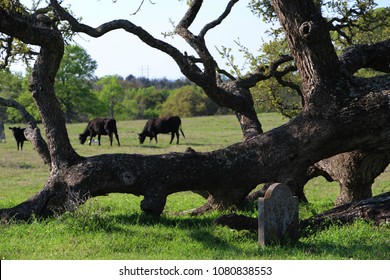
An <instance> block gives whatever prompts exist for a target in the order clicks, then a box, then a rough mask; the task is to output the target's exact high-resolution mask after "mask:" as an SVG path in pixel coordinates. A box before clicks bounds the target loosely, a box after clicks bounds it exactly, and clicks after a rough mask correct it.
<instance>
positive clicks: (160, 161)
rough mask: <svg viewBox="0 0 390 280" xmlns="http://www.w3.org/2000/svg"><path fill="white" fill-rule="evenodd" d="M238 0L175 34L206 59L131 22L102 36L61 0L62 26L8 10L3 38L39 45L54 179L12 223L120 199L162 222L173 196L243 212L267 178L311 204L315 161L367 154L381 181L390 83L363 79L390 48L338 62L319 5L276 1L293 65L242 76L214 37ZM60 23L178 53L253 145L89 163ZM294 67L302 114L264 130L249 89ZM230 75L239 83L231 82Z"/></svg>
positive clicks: (0, 10)
mask: <svg viewBox="0 0 390 280" xmlns="http://www.w3.org/2000/svg"><path fill="white" fill-rule="evenodd" d="M15 2H18V1H15ZM236 2H238V0H231V1H229V2H228V4H227V5H226V9H225V11H224V12H223V13H222V14H221V15H220V16H219V17H218V18H216V19H215V20H214V21H211V22H209V23H207V24H205V26H204V28H203V29H201V31H200V32H199V33H198V34H193V33H192V32H191V31H190V29H189V28H190V26H191V25H192V23H193V21H194V20H195V18H196V16H197V14H198V12H199V11H200V9H201V7H202V3H203V1H201V0H194V1H191V3H190V6H189V8H188V11H187V13H186V14H185V15H184V16H183V18H182V20H181V21H180V22H179V23H178V24H177V26H176V28H175V32H176V33H177V34H178V35H179V36H181V37H183V38H184V39H185V40H186V41H187V43H188V44H189V45H190V46H191V47H192V48H193V49H194V50H195V53H196V54H197V56H189V55H187V53H186V52H181V51H180V50H179V49H177V48H175V47H174V46H172V45H170V44H167V43H166V42H164V41H161V40H159V39H156V38H154V37H153V36H151V35H150V34H149V33H148V32H147V31H146V30H144V29H143V28H142V27H139V26H136V25H134V24H133V23H132V22H130V21H128V20H114V21H110V22H107V23H104V24H102V25H101V26H98V27H96V28H94V27H91V26H88V25H85V24H82V23H80V22H79V21H78V20H77V19H76V18H74V17H73V16H72V15H71V14H69V13H68V12H67V11H66V10H65V9H64V8H63V7H61V5H60V4H59V3H58V1H56V0H51V1H50V3H51V6H50V9H53V10H54V11H55V15H56V16H55V17H51V18H50V17H47V16H46V15H45V11H46V10H45V9H44V10H39V11H38V12H36V13H33V14H31V13H28V12H27V11H26V10H24V9H22V8H21V7H20V6H19V7H18V9H13V7H14V6H13V5H2V6H1V7H0V16H1V17H0V32H2V33H4V34H6V35H7V36H10V37H12V38H18V40H20V41H23V42H25V43H26V44H32V45H37V46H39V47H40V49H39V54H38V57H37V59H36V61H35V65H34V69H33V72H32V75H31V81H30V88H31V94H32V96H33V98H34V101H35V103H36V105H37V107H38V109H39V112H40V115H41V117H42V120H43V122H44V128H45V134H46V140H47V144H48V151H49V154H50V159H51V173H50V176H49V178H48V180H47V182H46V184H45V186H44V187H43V188H42V190H41V191H40V192H39V193H38V194H37V195H35V196H34V197H32V198H30V199H29V200H27V201H25V202H23V203H21V204H20V205H17V206H15V207H13V208H10V209H2V210H1V212H0V213H1V215H2V216H3V218H6V217H15V218H16V219H28V218H29V217H31V215H32V214H33V213H34V214H35V215H37V216H42V217H45V216H50V215H53V214H59V213H63V212H64V211H66V210H67V209H69V207H68V205H74V201H81V202H82V201H85V200H86V199H88V198H89V197H94V196H99V195H104V194H107V193H113V192H120V193H131V194H134V195H142V196H144V199H143V201H142V202H141V209H142V210H143V211H145V212H148V213H152V214H156V215H159V214H160V213H161V212H162V211H163V209H164V206H165V202H166V198H167V196H168V195H170V194H172V193H175V192H179V191H184V190H194V191H199V192H202V193H207V194H209V195H208V202H207V204H206V205H205V206H204V207H203V208H202V209H198V211H199V212H202V211H203V210H205V209H208V208H218V207H228V206H229V205H236V204H238V203H240V202H242V201H243V200H244V198H245V197H246V196H247V195H248V193H249V192H250V191H251V190H253V189H254V187H255V186H257V185H258V184H261V183H267V182H284V183H286V184H288V185H289V186H290V188H291V189H292V190H293V191H294V192H295V193H296V194H297V195H298V196H300V197H301V198H302V199H304V193H303V186H304V185H305V183H306V182H307V180H308V178H310V177H311V176H314V175H316V174H318V172H319V171H318V170H320V171H322V172H324V170H326V168H323V169H321V168H316V167H317V166H316V164H317V163H318V162H320V161H321V160H324V159H327V158H332V157H334V156H338V155H342V154H344V153H349V152H352V151H363V152H364V153H365V154H366V155H368V156H369V157H370V162H371V163H378V165H377V166H375V168H371V166H372V164H370V165H369V168H364V165H362V166H363V169H364V172H366V171H367V169H368V170H369V172H372V173H375V174H377V173H378V172H379V171H380V170H382V169H383V168H377V167H383V166H384V165H385V164H384V163H388V157H387V156H386V155H388V154H389V144H388V143H389V138H390V130H389V129H388V123H389V120H390V110H389V109H390V107H389V105H390V103H389V94H390V79H389V76H388V75H376V76H374V77H370V78H360V77H357V76H355V75H354V73H355V72H356V70H357V69H360V68H367V67H370V68H373V69H376V70H380V71H382V72H386V73H388V72H389V71H390V69H389V61H390V55H389V50H390V47H389V46H390V40H385V41H382V42H377V43H375V44H371V45H363V44H361V45H354V46H353V47H351V48H349V49H348V50H347V51H345V52H344V53H343V54H342V55H340V56H338V55H337V53H336V50H335V47H334V45H333V44H332V40H331V37H330V29H331V28H330V25H329V22H328V21H327V20H325V19H324V17H323V16H322V14H321V11H320V10H319V9H318V6H317V5H315V4H314V3H313V1H310V0H304V1H302V0H300V1H297V0H275V1H273V9H274V10H273V11H274V12H275V13H276V15H277V16H278V18H279V21H280V23H281V26H282V27H283V29H284V32H285V34H286V38H287V41H288V46H289V50H290V57H287V56H282V57H280V58H279V59H278V60H276V61H274V62H273V63H271V64H270V65H267V66H266V67H264V66H259V67H258V69H257V70H255V71H253V72H252V73H250V74H248V75H246V76H242V77H233V76H232V75H231V74H230V73H228V72H227V71H226V70H224V69H222V68H220V67H219V65H218V64H217V63H216V61H215V60H214V59H213V57H212V56H211V54H210V52H209V50H208V49H207V46H206V43H205V35H206V34H207V33H208V32H209V31H210V30H211V29H213V28H217V27H218V25H219V24H222V23H223V20H224V19H225V18H226V17H227V16H228V15H229V13H230V11H231V9H233V8H234V4H235V3H236ZM12 3H14V2H12ZM59 19H61V20H63V21H66V22H67V24H69V26H70V28H71V30H72V32H76V33H80V32H81V33H85V34H88V35H89V36H92V37H100V36H104V35H105V34H106V33H108V32H110V31H112V30H116V29H123V30H125V31H127V32H129V33H131V34H134V35H136V36H138V37H139V38H140V39H141V40H142V41H143V42H144V43H145V44H147V45H149V46H150V47H153V48H156V49H158V50H160V51H163V52H165V53H166V54H168V55H169V56H171V57H172V59H174V60H175V62H176V63H177V65H178V66H179V68H180V70H181V72H182V73H183V74H184V75H185V76H186V77H187V78H188V79H189V80H191V81H192V82H194V83H196V84H197V85H198V86H200V87H201V88H202V89H203V90H204V91H205V93H206V94H207V95H208V96H209V98H210V99H212V100H213V101H214V102H216V103H217V104H219V105H221V106H224V107H227V108H230V109H232V110H234V111H235V113H236V115H237V118H238V120H239V122H240V124H241V128H242V131H243V142H241V143H236V144H234V145H231V146H229V147H226V148H224V149H220V150H216V151H212V152H207V153H199V152H196V151H195V150H194V149H187V150H186V152H184V153H172V154H165V155H155V156H143V155H135V154H116V155H97V156H93V157H87V158H85V157H82V156H80V155H78V154H77V152H76V151H75V150H74V148H73V147H72V146H71V144H70V142H69V138H68V134H67V130H66V127H65V119H64V117H63V114H62V111H61V109H60V104H59V102H58V100H57V98H56V95H55V91H54V80H55V76H56V73H57V71H58V67H59V65H60V63H61V59H62V56H63V52H64V38H63V35H62V34H61V32H60V31H59V30H58V28H56V26H57V25H56V23H57V21H58V20H59ZM291 59H293V60H294V63H295V67H296V68H297V69H298V71H299V74H300V77H301V83H302V86H301V92H302V100H303V107H302V110H301V112H300V113H299V114H298V115H297V116H296V117H295V118H293V119H292V120H291V121H289V122H288V123H287V124H285V125H282V126H280V127H278V128H275V129H273V130H271V131H268V132H265V133H263V131H262V128H261V124H260V122H259V120H258V119H257V115H256V112H255V110H254V106H253V98H252V95H251V93H250V88H251V87H253V86H254V85H256V83H257V82H259V81H260V80H262V79H267V78H269V76H270V75H280V73H281V72H280V71H279V70H278V67H279V66H280V65H281V64H282V63H284V62H285V61H286V60H289V61H290V60H291ZM220 75H225V76H226V77H228V78H229V79H228V80H227V79H221V78H220ZM373 155H375V156H374V158H371V157H372V156H373ZM377 155H383V157H378V156H377ZM338 162H339V161H338ZM355 169H359V166H356V168H355ZM331 170H333V171H334V170H335V169H334V168H331ZM378 170H379V171H378ZM226 174H229V176H226ZM328 174H329V173H328ZM387 201H388V200H387ZM387 203H388V202H387ZM374 214H375V213H374Z"/></svg>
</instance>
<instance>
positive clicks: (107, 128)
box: [79, 118, 121, 146]
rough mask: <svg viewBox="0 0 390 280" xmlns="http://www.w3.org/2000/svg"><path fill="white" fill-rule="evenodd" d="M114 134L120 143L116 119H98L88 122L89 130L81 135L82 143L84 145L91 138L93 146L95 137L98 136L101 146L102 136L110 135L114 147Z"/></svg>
mask: <svg viewBox="0 0 390 280" xmlns="http://www.w3.org/2000/svg"><path fill="white" fill-rule="evenodd" d="M112 134H114V135H115V138H116V141H118V146H120V145H121V144H120V143H119V137H118V130H117V128H116V120H115V119H103V118H97V119H93V120H91V121H89V122H88V125H87V128H86V129H85V130H84V132H83V133H81V134H80V135H79V139H80V143H81V144H84V143H85V141H86V140H87V137H88V136H89V137H90V138H89V145H91V142H92V139H93V137H95V136H96V135H97V136H98V143H99V146H100V136H101V135H108V137H110V145H111V146H112Z"/></svg>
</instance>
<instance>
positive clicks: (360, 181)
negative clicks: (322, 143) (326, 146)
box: [315, 150, 390, 206]
mask: <svg viewBox="0 0 390 280" xmlns="http://www.w3.org/2000/svg"><path fill="white" fill-rule="evenodd" d="M389 162H390V153H389V151H388V150H381V151H380V152H375V151H370V152H367V151H361V150H356V151H353V152H348V153H343V154H340V155H337V156H334V157H331V158H329V159H325V160H321V161H320V162H318V163H316V164H315V165H316V167H318V168H319V169H321V170H322V171H325V172H326V173H327V174H328V175H329V176H330V177H331V178H332V180H334V181H338V182H339V184H340V195H339V197H338V198H337V199H336V201H335V205H336V206H339V205H342V204H344V203H349V202H354V201H359V200H363V199H366V198H369V197H371V196H372V190H371V186H372V184H373V183H374V180H375V178H377V177H378V176H379V175H380V174H381V173H382V172H383V171H384V170H385V169H386V167H387V166H388V165H389Z"/></svg>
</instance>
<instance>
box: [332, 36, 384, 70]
mask: <svg viewBox="0 0 390 280" xmlns="http://www.w3.org/2000/svg"><path fill="white" fill-rule="evenodd" d="M339 58H340V61H341V63H342V64H343V66H344V68H345V69H346V70H347V71H348V72H349V73H350V74H354V73H356V72H357V71H358V70H359V69H362V68H371V69H373V70H376V71H380V72H384V73H390V39H388V40H385V41H382V42H378V43H375V44H372V45H366V44H360V45H354V46H351V47H349V48H348V49H347V50H345V51H344V52H343V54H342V55H340V57H339Z"/></svg>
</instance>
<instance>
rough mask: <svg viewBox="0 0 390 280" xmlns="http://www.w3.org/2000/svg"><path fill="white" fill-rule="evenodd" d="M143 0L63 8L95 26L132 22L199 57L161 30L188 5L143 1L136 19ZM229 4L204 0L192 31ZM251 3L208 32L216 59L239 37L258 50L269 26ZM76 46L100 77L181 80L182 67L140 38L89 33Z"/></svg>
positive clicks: (87, 0)
mask: <svg viewBox="0 0 390 280" xmlns="http://www.w3.org/2000/svg"><path fill="white" fill-rule="evenodd" d="M141 2H142V0H135V1H134V0H133V1H125V0H118V1H117V2H116V3H113V2H112V1H110V0H100V1H98V0H83V1H79V0H72V1H70V0H67V1H64V2H63V5H64V4H65V5H67V4H70V5H71V7H72V11H73V12H74V13H75V15H77V16H81V17H82V22H83V23H85V24H88V25H90V26H92V27H97V26H99V25H100V24H102V23H104V22H107V21H110V20H113V19H128V20H129V21H131V22H132V23H134V24H135V25H138V26H141V27H142V28H143V29H145V30H146V31H148V32H149V33H151V34H152V35H153V36H155V37H156V38H157V39H160V40H163V41H166V42H167V43H170V44H171V45H173V46H175V47H176V48H178V49H179V50H180V51H181V52H183V53H184V51H187V53H188V54H193V55H195V53H194V51H193V50H192V49H191V48H190V47H189V46H188V45H187V44H186V42H185V41H184V40H183V39H182V38H181V37H180V36H176V37H175V38H173V39H172V38H170V37H167V38H164V36H163V35H162V34H161V33H162V32H169V31H172V30H173V26H172V23H171V21H173V22H175V23H176V24H177V23H178V22H179V21H180V19H181V17H182V16H183V15H184V13H185V12H186V10H187V6H186V1H178V0H153V3H154V4H152V2H151V1H150V0H145V1H144V4H143V6H142V7H141V10H140V11H138V13H136V14H135V15H133V14H134V12H135V11H137V9H138V7H139V5H140V3H141ZM221 3H228V1H227V0H218V1H216V0H206V1H204V6H203V7H202V10H201V13H200V14H199V18H198V19H197V20H196V21H195V23H194V26H193V27H191V28H190V30H191V31H192V32H193V33H195V34H198V32H199V31H200V29H201V28H202V27H203V26H204V25H205V24H206V23H208V22H210V21H212V20H214V19H216V18H217V17H218V16H219V15H220V14H221V13H222V12H223V10H224V8H225V5H221ZM247 3H248V1H239V2H238V3H237V4H236V5H235V6H234V10H233V12H232V14H231V17H229V19H227V20H226V22H223V23H222V24H221V25H220V26H219V27H217V28H215V29H214V30H211V31H209V34H207V35H206V37H205V38H206V42H207V46H208V48H209V50H210V52H211V53H212V54H214V58H215V59H216V60H217V61H218V63H220V67H221V66H223V65H224V63H225V61H222V59H220V55H219V54H218V51H217V49H216V47H218V48H220V49H221V47H222V46H225V47H231V48H235V46H236V44H235V42H234V41H235V40H237V39H239V40H240V42H241V43H242V44H244V45H245V46H247V47H248V48H249V49H250V50H251V51H253V52H255V51H257V50H258V49H259V48H260V46H261V42H262V41H261V40H262V37H264V38H265V37H266V36H265V34H264V31H265V26H264V25H263V23H262V20H261V19H259V18H258V17H256V16H254V15H252V14H251V12H250V10H249V8H247ZM75 39H76V42H77V43H78V44H79V45H80V46H82V47H83V48H85V49H86V50H87V52H88V53H89V54H90V55H91V57H92V58H93V59H94V60H96V61H97V63H98V69H97V71H96V75H97V76H98V77H102V76H105V75H115V74H117V75H120V76H122V77H127V76H128V75H130V74H132V75H134V76H136V77H147V78H150V79H153V78H168V79H178V78H181V77H183V74H182V73H181V72H180V70H179V67H178V66H177V65H176V63H175V62H174V61H173V59H172V58H171V57H170V56H168V55H167V54H165V53H163V52H161V51H158V50H156V49H153V48H151V47H149V46H147V45H146V44H144V43H143V42H141V41H140V39H138V37H136V36H134V35H132V34H130V33H127V32H125V31H113V32H110V33H109V34H106V35H104V36H103V37H101V38H91V37H89V36H87V35H85V34H84V35H80V36H77V37H76V38H75ZM239 56H240V57H242V56H241V54H239V53H237V60H238V62H240V63H239V64H238V65H240V66H241V65H242V64H244V63H245V59H243V58H242V59H239Z"/></svg>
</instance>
